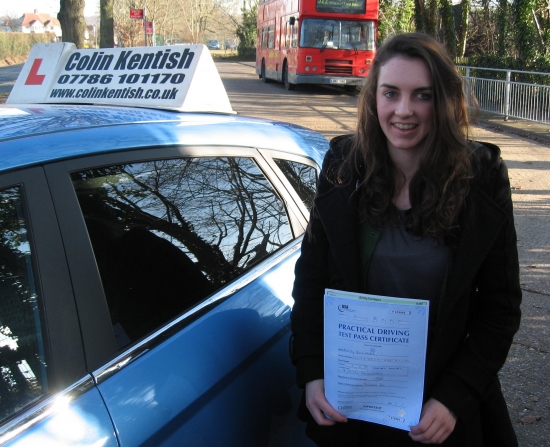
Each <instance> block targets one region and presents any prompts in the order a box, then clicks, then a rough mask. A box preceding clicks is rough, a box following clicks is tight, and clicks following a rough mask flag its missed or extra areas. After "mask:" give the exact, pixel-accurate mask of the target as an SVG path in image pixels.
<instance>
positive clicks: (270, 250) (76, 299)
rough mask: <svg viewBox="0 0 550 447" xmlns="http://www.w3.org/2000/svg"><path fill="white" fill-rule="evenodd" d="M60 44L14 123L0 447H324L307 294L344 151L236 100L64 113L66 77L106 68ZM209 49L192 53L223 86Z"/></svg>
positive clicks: (3, 208) (9, 110)
mask: <svg viewBox="0 0 550 447" xmlns="http://www.w3.org/2000/svg"><path fill="white" fill-rule="evenodd" d="M53 45H60V46H59V47H55V48H60V49H61V50H60V52H59V54H60V62H59V64H57V65H55V66H54V65H51V66H49V67H50V68H47V67H48V66H45V65H41V66H39V67H38V69H37V68H36V66H35V68H33V64H35V62H34V61H35V60H37V59H41V60H46V59H45V57H46V56H43V55H42V53H40V51H44V46H42V49H41V50H40V51H38V50H37V51H38V52H37V53H36V54H35V53H31V56H30V57H29V61H27V64H26V65H25V68H24V69H23V70H22V72H21V73H22V74H21V76H22V77H23V79H22V80H21V82H20V81H19V80H18V84H16V88H15V91H14V92H13V95H12V96H10V98H23V99H25V98H26V97H27V96H28V97H29V101H27V102H25V101H23V103H21V104H15V103H13V101H10V100H8V104H6V105H2V106H0V116H1V117H2V120H1V121H0V153H1V154H2V157H0V212H1V213H2V219H0V252H1V256H0V354H1V355H0V403H1V405H0V445H9V446H23V445H25V446H27V445H32V446H41V445H63V446H69V445H71V446H72V445H101V446H138V445H154V446H160V445H192V446H217V445H220V446H222V445H223V446H262V445H266V446H293V445H295V446H307V445H310V444H309V443H308V442H309V441H307V439H305V438H304V435H303V427H302V426H301V424H300V423H299V421H298V420H297V418H296V409H297V405H298V400H299V398H300V395H301V393H300V391H299V390H298V389H297V388H296V386H295V385H294V383H295V381H294V370H293V367H292V365H291V364H290V361H289V356H288V337H289V335H290V330H289V314H290V310H291V306H292V304H293V302H292V298H291V295H290V293H291V289H292V283H293V279H294V276H293V269H294V263H295V261H296V259H297V257H298V254H299V248H300V240H301V237H300V236H301V235H302V234H303V232H304V231H305V228H306V226H307V219H308V215H309V210H310V209H311V207H312V205H313V198H314V193H315V185H316V181H317V173H318V170H319V165H320V163H321V161H322V158H323V155H324V153H325V151H326V150H327V147H328V143H327V141H326V140H325V139H324V138H323V137H322V136H320V135H319V134H317V133H315V132H313V131H310V130H308V129H305V128H301V127H299V126H294V125H290V124H286V123H277V122H271V121H266V120H258V119H252V118H246V117H240V116H236V115H235V114H232V113H228V112H227V110H226V109H227V103H226V102H225V101H226V100H227V97H225V98H221V99H220V101H221V106H220V110H221V112H219V113H206V112H199V113H197V112H193V111H186V112H181V111H177V110H163V109H177V108H178V107H176V106H174V105H173V103H172V102H170V103H168V102H167V101H172V100H171V99H163V98H162V97H161V96H159V98H158V99H156V100H155V101H153V102H152V103H151V106H150V107H148V108H136V107H131V106H130V105H129V104H128V103H124V104H125V105H126V106H125V107H122V106H121V105H117V104H121V101H126V98H123V97H122V96H121V97H120V98H114V97H113V98H110V101H111V102H113V103H114V104H115V105H109V104H108V102H109V101H108V100H109V98H108V99H106V100H105V101H104V102H103V103H101V101H102V99H101V98H99V97H98V98H94V102H95V101H98V102H99V104H96V105H88V104H80V105H78V104H74V102H75V101H76V100H77V98H76V97H72V98H70V101H68V102H70V103H71V104H63V103H61V101H60V100H58V99H57V98H56V100H55V102H59V103H57V104H53V103H52V104H47V103H46V102H48V101H49V99H48V98H51V97H52V96H51V95H52V93H51V92H53V91H54V89H57V90H56V91H59V89H61V88H69V87H66V85H65V87H64V84H62V83H63V82H64V81H65V80H67V79H69V81H68V82H70V79H71V78H70V77H69V78H66V77H64V76H69V75H65V74H63V73H64V71H63V70H67V66H68V64H67V63H66V61H67V58H69V57H73V59H72V60H73V61H74V60H86V59H85V58H88V59H87V60H88V61H90V60H92V58H93V57H94V51H96V52H97V51H99V50H77V49H75V48H71V47H69V48H68V47H67V46H66V45H67V44H53ZM47 48H48V52H51V51H53V50H50V49H49V48H50V47H47ZM177 48H180V49H179V50H177ZM203 48H204V47H203V46H199V45H193V46H189V47H188V48H186V50H188V53H186V54H188V55H189V56H190V57H191V55H192V54H194V55H195V59H193V61H194V62H193V64H196V66H203V67H214V65H213V62H212V61H211V58H210V55H209V53H208V51H206V50H205V51H203V50H202V49H203ZM155 50H156V49H155ZM33 51H35V50H33ZM101 51H102V52H103V54H102V56H104V55H106V57H109V56H110V55H111V54H112V55H113V59H112V60H113V61H116V60H117V58H118V57H120V54H121V53H120V52H121V51H135V52H138V51H140V52H142V56H143V58H142V59H143V60H146V58H147V54H149V53H146V51H147V49H146V48H142V49H132V50H128V49H125V50H116V49H102V50H101ZM159 51H164V54H167V55H169V54H171V52H176V51H180V52H181V51H182V50H181V46H174V47H164V48H163V47H160V50H159ZM77 52H78V55H77V56H74V55H75V54H76V53H77ZM140 54H141V53H140ZM124 57H128V56H124ZM43 58H44V59H43ZM64 58H65V59H64ZM203 58H207V59H206V60H203ZM208 58H209V59H208ZM128 60H130V59H128ZM193 64H192V65H191V66H190V68H189V71H188V72H186V73H185V81H184V82H190V83H191V84H190V86H189V88H187V90H188V91H191V92H193V85H192V81H191V79H192V75H193V73H194V70H195V68H194V67H195V65H193ZM201 64H203V65H201ZM82 65H84V63H82ZM90 65H91V64H90ZM44 67H46V68H44ZM59 70H61V71H59ZM164 70H165V71H166V68H165V69H164ZM82 71H84V70H82ZM82 71H81V72H80V73H78V76H79V77H80V78H79V79H82V76H83V73H82ZM85 74H88V75H89V76H94V72H93V67H92V71H91V72H90V73H85ZM107 74H109V75H112V76H111V78H109V77H103V78H101V77H100V76H99V77H98V78H97V79H114V80H115V81H116V82H118V79H129V78H130V76H132V75H133V74H134V73H133V72H132V71H131V70H130V69H128V67H126V71H125V72H121V71H119V72H117V71H112V72H108V73H107ZM105 75H106V73H101V76H105ZM33 76H34V77H33ZM37 76H44V78H39V77H38V78H37ZM71 76H72V75H71ZM89 76H88V78H89ZM122 76H125V77H122ZM140 76H141V77H140V78H139V79H148V82H153V80H154V72H152V71H151V72H150V76H149V77H147V78H146V77H145V75H144V74H140ZM209 76H214V74H212V73H210V74H209ZM215 76H217V78H218V81H219V75H217V72H216V73H215ZM50 78H51V79H53V80H52V81H51V82H50V81H49V79H50ZM203 78H205V79H206V78H208V76H204V75H203ZM29 79H31V80H33V79H38V80H43V83H47V82H50V85H49V86H46V87H47V88H46V87H45V86H44V85H43V84H29V83H28V82H29ZM157 79H161V78H160V77H159V78H157ZM167 79H175V80H176V81H178V82H179V79H182V78H181V77H177V78H174V77H172V78H169V77H167ZM208 79H209V80H210V82H214V81H212V80H211V79H213V78H212V77H210V78H208ZM59 81H61V86H60V85H58V84H59ZM36 82H38V81H36ZM219 82H220V85H221V81H219ZM29 85H31V86H32V85H36V86H37V89H36V90H32V89H30V87H29ZM83 85H84V86H85V87H82V86H80V87H79V86H76V88H77V89H78V88H80V89H81V91H85V90H84V89H85V88H88V89H89V90H88V91H96V90H93V88H100V87H101V86H100V87H97V86H96V85H95V84H94V85H93V87H90V86H86V84H85V83H83ZM112 85H114V86H113V87H112V88H113V90H115V91H116V88H119V87H118V86H117V85H116V84H108V85H107V87H101V88H106V89H110V88H111V86H112ZM115 87H116V88H115ZM124 88H126V87H124ZM127 88H128V89H130V87H127ZM142 88H143V91H148V90H147V89H148V88H149V87H148V85H147V84H145V83H144V85H143V87H142ZM154 88H156V87H155V86H154V85H153V86H152V87H151V91H154ZM171 88H174V89H176V88H182V89H184V85H183V83H182V85H177V86H176V87H171ZM204 88H205V89H210V90H211V89H212V88H215V87H212V85H210V84H209V85H207V86H205V87H204ZM75 91H76V90H75ZM105 91H106V92H108V91H110V90H105ZM29 92H30V93H29ZM33 92H36V93H33ZM40 95H43V96H40ZM82 95H84V93H82V94H81V96H82ZM36 98H46V99H45V100H44V101H43V102H41V103H33V102H32V100H33V99H36ZM79 98H80V97H79ZM145 99H146V98H145V97H144V98H143V101H145ZM78 100H80V99H78ZM80 101H81V102H85V98H83V99H81V100H80ZM181 101H182V103H181V107H180V109H188V108H189V107H191V106H190V105H189V104H194V103H193V102H189V101H188V98H186V97H184V98H183V99H181ZM186 101H187V102H186ZM51 102H54V101H51ZM167 104H168V106H167ZM213 112H215V110H213ZM213 421H215V424H216V429H215V430H212V423H213Z"/></svg>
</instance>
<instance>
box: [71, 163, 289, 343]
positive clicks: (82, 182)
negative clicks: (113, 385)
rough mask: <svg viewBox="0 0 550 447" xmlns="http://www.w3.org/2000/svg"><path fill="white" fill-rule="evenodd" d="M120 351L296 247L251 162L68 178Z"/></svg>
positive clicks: (137, 167) (130, 167)
mask: <svg viewBox="0 0 550 447" xmlns="http://www.w3.org/2000/svg"><path fill="white" fill-rule="evenodd" d="M71 177H72V180H73V185H74V187H75V190H76V193H77V196H78V200H79V203H80V206H81V208H82V212H83V215H84V218H85V221H86V226H87V228H88V233H89V236H90V240H91V242H92V246H93V249H94V254H95V257H96V261H97V263H98V268H99V272H100V275H101V280H102V283H103V287H104V290H105V295H106V297H107V302H108V306H109V310H110V313H111V319H112V323H113V325H114V328H115V335H116V338H117V344H118V346H119V348H122V347H124V346H126V345H128V344H129V343H131V342H134V341H136V340H138V339H139V338H141V337H143V336H145V335H146V334H148V333H150V332H151V331H153V330H155V329H157V328H159V327H160V326H162V325H163V324H164V323H166V322H167V321H169V320H171V319H173V318H174V317H176V316H177V315H178V314H180V313H182V312H183V311H185V310H186V309H189V308H190V307H192V306H194V305H195V304H197V303H198V302H200V301H202V300H203V299H204V298H205V297H206V296H208V295H210V294H211V293H213V292H215V291H216V290H218V289H219V288H221V287H223V286H224V285H225V284H227V283H228V282H229V281H231V280H233V279H234V278H236V277H237V276H238V275H240V274H241V273H243V272H244V271H246V270H247V269H249V268H250V267H252V266H253V265H255V264H256V263H258V262H259V261H261V260H262V259H264V258H265V257H266V256H268V255H269V254H270V253H273V252H274V251H276V250H278V249H279V248H281V247H282V246H283V245H285V244H286V243H288V242H289V241H291V240H292V239H293V235H292V231H291V226H290V223H289V219H288V217H287V214H286V211H285V207H284V203H283V201H282V200H281V199H280V198H279V197H278V195H277V193H276V192H275V191H274V189H273V188H272V186H271V185H270V183H269V182H268V181H267V179H266V178H265V176H264V175H263V173H262V171H261V170H260V169H259V168H258V166H257V165H256V164H255V162H254V161H253V160H252V159H250V158H231V157H217V158H216V157H210V158H209V157H205V158H186V159H174V160H161V161H151V162H143V163H133V164H126V165H117V166H110V167H104V168H99V169H93V170H86V171H81V172H75V173H73V174H71Z"/></svg>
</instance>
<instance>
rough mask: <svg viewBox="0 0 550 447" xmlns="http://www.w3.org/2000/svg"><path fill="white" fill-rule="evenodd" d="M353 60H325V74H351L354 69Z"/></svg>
mask: <svg viewBox="0 0 550 447" xmlns="http://www.w3.org/2000/svg"><path fill="white" fill-rule="evenodd" d="M352 64H353V62H352V61H343V60H332V59H327V60H325V74H334V75H351V74H352V70H353V65H352Z"/></svg>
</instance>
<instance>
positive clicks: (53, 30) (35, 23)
mask: <svg viewBox="0 0 550 447" xmlns="http://www.w3.org/2000/svg"><path fill="white" fill-rule="evenodd" d="M10 27H11V30H12V31H14V32H20V33H36V34H43V33H50V34H53V35H55V36H56V37H61V24H60V23H59V20H57V19H56V18H55V17H52V16H51V15H50V14H42V13H39V12H38V10H37V9H35V10H34V12H33V13H31V12H26V13H25V14H23V16H22V17H21V18H19V19H17V20H11V24H10Z"/></svg>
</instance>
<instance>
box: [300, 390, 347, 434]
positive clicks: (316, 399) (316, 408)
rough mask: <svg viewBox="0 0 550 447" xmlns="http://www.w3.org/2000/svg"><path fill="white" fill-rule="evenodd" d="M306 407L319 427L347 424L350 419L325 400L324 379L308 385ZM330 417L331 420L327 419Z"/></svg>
mask: <svg viewBox="0 0 550 447" xmlns="http://www.w3.org/2000/svg"><path fill="white" fill-rule="evenodd" d="M306 406H307V408H308V409H309V412H310V413H311V415H312V416H313V419H315V422H317V423H318V424H319V425H334V424H335V423H336V422H347V421H348V419H347V418H346V417H345V416H343V415H341V414H340V413H338V412H337V411H336V410H335V409H334V408H332V405H330V404H329V403H328V401H327V400H326V398H325V381H324V379H318V380H312V381H311V382H308V383H306ZM327 416H328V417H330V418H331V419H328V418H327Z"/></svg>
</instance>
